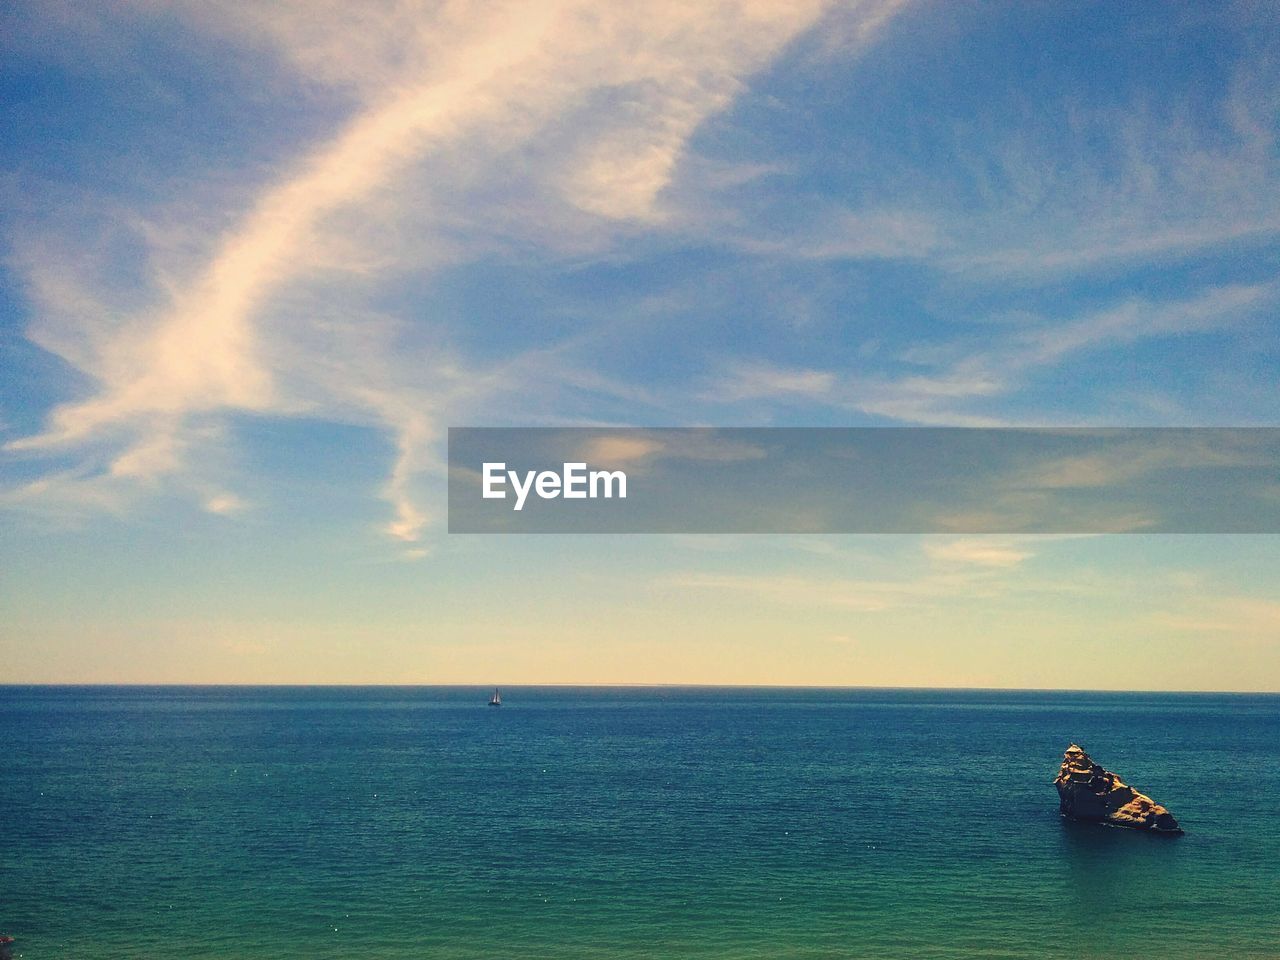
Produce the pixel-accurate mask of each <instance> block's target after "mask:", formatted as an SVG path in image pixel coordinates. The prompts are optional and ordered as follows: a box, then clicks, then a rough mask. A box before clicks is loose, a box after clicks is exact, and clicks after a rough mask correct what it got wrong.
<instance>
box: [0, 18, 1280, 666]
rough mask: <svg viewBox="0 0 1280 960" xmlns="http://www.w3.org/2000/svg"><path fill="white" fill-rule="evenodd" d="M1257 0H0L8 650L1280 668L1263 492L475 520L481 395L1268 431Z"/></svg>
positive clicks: (1265, 108) (549, 416)
mask: <svg viewBox="0 0 1280 960" xmlns="http://www.w3.org/2000/svg"><path fill="white" fill-rule="evenodd" d="M1278 110H1280V17H1277V14H1276V11H1275V7H1274V5H1272V4H1267V3H1262V2H1259V3H1188V4H1179V3H1173V4H1171V3H1166V2H1161V3H1142V2H1133V3H1126V4H1112V3H1101V2H1100V3H1080V4H1071V5H1066V4H1057V3H1048V2H1046V3H1017V2H1009V3H998V2H963V0H956V2H947V3H940V2H932V3H928V2H910V0H850V2H845V3H828V2H821V0H780V2H772V0H740V2H729V0H723V2H722V0H708V2H706V3H699V4H688V3H676V2H664V0H655V2H645V0H635V2H629V3H625V4H616V3H604V2H599V0H597V2H583V0H576V2H575V0H564V2H557V0H539V2H535V3H502V2H495V3H473V2H466V0H441V2H412V0H368V2H364V3H360V4H350V3H340V2H337V0H332V2H331V0H279V2H275V3H270V4H264V3H259V2H249V0H221V2H218V3H207V2H196V0H169V2H166V3H156V2H153V0H121V2H119V3H115V4H110V5H99V4H83V3H77V2H73V0H39V2H32V0H16V2H12V3H8V4H5V5H4V6H3V9H2V10H0V129H2V130H3V131H4V135H3V136H0V171H2V172H0V241H2V246H0V444H2V445H3V448H2V449H0V682H3V681H9V682H197V683H205V682H207V683H286V682H296V683H477V684H493V683H522V682H523V683H550V682H563V683H709V684H766V683H767V684H830V685H906V686H979V687H1051V688H1061V687H1068V688H1092V689H1177V690H1262V691H1280V586H1277V585H1278V584H1280V576H1278V574H1280V540H1277V539H1276V538H1275V537H1268V536H1243V535H1238V536H1175V535H1142V534H1126V535H1108V536H1089V537H1084V536H1054V537H1048V536H1039V537H1036V536H1016V535H1004V536H955V535H946V534H936V535H922V536H893V537H884V536H822V535H806V536H799V535H795V536H793V535H771V536H691V535H688V536H684V535H669V536H668V535H664V536H656V535H653V536H648V535H635V536H603V535H602V536H568V535H558V536H526V537H514V536H463V535H449V534H448V533H447V532H446V522H445V515H446V498H445V494H446V483H445V480H446V464H445V438H446V431H447V429H448V428H449V427H458V426H605V427H616V426H647V427H652V426H720V427H727V426H768V427H799V426H896V427H912V426H915V427H918V426H959V427H975V426H988V427H994V426H1151V427H1159V426H1280V391H1278V390H1277V379H1278V378H1280V376H1278V375H1280V325H1278V324H1277V314H1276V308H1277V303H1278V301H1280V243H1278V242H1277V241H1278V240H1280V151H1278V149H1277V141H1276V137H1277V132H1278V130H1280V127H1278V123H1277V121H1278V119H1280V118H1278V117H1277V111H1278Z"/></svg>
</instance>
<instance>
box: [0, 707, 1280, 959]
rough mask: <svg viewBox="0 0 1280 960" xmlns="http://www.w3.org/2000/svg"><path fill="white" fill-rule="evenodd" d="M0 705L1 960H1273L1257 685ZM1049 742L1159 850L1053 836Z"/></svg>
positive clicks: (1266, 770)
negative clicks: (1104, 784) (1238, 688)
mask: <svg viewBox="0 0 1280 960" xmlns="http://www.w3.org/2000/svg"><path fill="white" fill-rule="evenodd" d="M489 693H490V690H488V689H461V688H342V689H333V688H285V689H282V688H257V689H245V688H177V687H153V688H145V687H137V688H15V687H8V688H0V748H2V750H3V757H4V770H5V772H4V778H5V782H4V790H3V791H2V792H0V850H2V852H0V932H5V933H9V934H11V935H13V936H16V937H17V938H18V944H17V949H16V951H15V956H21V957H24V958H59V960H66V958H94V960H104V958H106V960H110V958H117V957H119V958H125V957H128V958H134V957H137V958H153V960H168V958H205V957H253V958H280V960H285V958H290V960H292V958H302V957H316V956H346V957H356V958H387V960H392V958H408V957H431V958H437V957H438V958H480V957H496V956H509V957H520V958H544V957H545V958H578V957H582V958H586V957H592V958H595V957H600V958H632V957H706V958H725V957H739V958H748V957H752V958H802V957H803V958H817V957H823V958H827V957H830V958H835V957H850V958H853V957H868V958H876V957H910V958H960V957H965V958H969V957H992V958H994V957H1008V958H1012V957H1028V958H1030V957H1064V958H1065V957H1071V958H1089V957H1099V958H1100V957H1114V956H1122V955H1132V956H1145V957H1164V958H1180V957H1197V958H1199V957H1280V697H1276V696H1217V695H1213V696H1210V695H1165V694H1158V695H1157V694H1093V693H1039V692H1036V693H1017V692H983V691H963V692H954V691H887V690H848V691H833V690H746V689H743V690H737V689H735V690H725V691H712V690H703V689H603V688H590V689H588V688H516V687H512V688H504V689H503V699H504V702H505V705H504V706H503V707H502V708H500V709H490V708H488V707H486V706H485V700H486V698H487V696H488V694H489ZM1073 740H1074V741H1078V742H1079V743H1080V744H1082V745H1083V746H1084V747H1085V749H1086V750H1088V751H1089V752H1090V753H1091V754H1092V755H1093V757H1094V758H1095V759H1096V760H1098V762H1099V763H1102V764H1104V765H1106V766H1107V767H1108V768H1110V769H1113V770H1116V771H1117V772H1119V773H1120V774H1121V775H1122V776H1123V777H1124V778H1125V779H1126V780H1127V781H1129V782H1130V783H1132V784H1133V785H1135V786H1137V787H1138V788H1139V789H1142V790H1144V791H1145V792H1147V793H1149V794H1151V795H1152V796H1153V797H1154V798H1155V799H1156V800H1157V801H1159V802H1161V803H1164V804H1165V805H1166V806H1168V807H1169V808H1170V809H1171V810H1172V811H1173V813H1174V814H1175V815H1176V816H1177V817H1178V819H1179V820H1180V821H1181V822H1182V824H1183V826H1184V827H1185V828H1186V830H1187V835H1186V836H1185V837H1182V838H1176V839H1174V838H1168V837H1152V836H1147V835H1142V834H1138V833H1133V832H1128V831H1120V830H1113V829H1107V828H1104V827H1096V826H1087V825H1075V824H1070V823H1067V822H1064V821H1063V820H1062V819H1061V818H1060V817H1059V816H1058V815H1057V795H1056V793H1055V791H1054V788H1053V786H1052V783H1051V781H1052V779H1053V776H1054V774H1055V773H1056V771H1057V766H1058V762H1059V760H1060V758H1061V753H1062V750H1063V749H1064V748H1065V747H1066V745H1067V744H1068V743H1069V742H1071V741H1073Z"/></svg>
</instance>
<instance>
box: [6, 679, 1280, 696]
mask: <svg viewBox="0 0 1280 960" xmlns="http://www.w3.org/2000/svg"><path fill="white" fill-rule="evenodd" d="M40 687H73V688H91V687H111V688H143V687H167V688H180V687H188V688H189V687H197V688H203V689H247V690H248V689H282V690H284V689H292V690H299V689H325V688H332V689H348V690H357V689H377V688H385V689H405V688H413V689H431V688H440V687H443V688H457V689H471V688H480V689H488V688H489V687H506V688H508V689H519V688H521V687H526V688H528V687H563V688H566V689H569V688H572V689H587V690H590V689H617V688H622V689H654V690H671V689H685V690H833V691H834V690H885V691H890V690H896V691H930V692H934V691H936V692H954V693H1165V694H1188V695H1190V694H1204V695H1210V696H1280V690H1186V689H1179V690H1174V689H1165V688H1159V687H1150V688H1141V689H1135V688H1116V687H964V686H956V687H938V686H908V685H881V684H822V683H815V684H803V683H666V682H662V683H610V682H598V681H596V682H587V683H576V682H569V681H552V682H545V683H530V682H527V681H526V682H504V681H498V682H494V681H492V680H490V681H484V682H471V681H468V682H459V681H452V682H446V683H423V682H409V683H393V682H373V683H331V682H320V683H298V682H289V681H282V682H265V683H248V682H230V683H220V682H199V681H196V682H191V681H181V680H161V681H134V680H104V681H84V680H76V681H51V680H37V681H19V682H0V690H3V689H14V688H40Z"/></svg>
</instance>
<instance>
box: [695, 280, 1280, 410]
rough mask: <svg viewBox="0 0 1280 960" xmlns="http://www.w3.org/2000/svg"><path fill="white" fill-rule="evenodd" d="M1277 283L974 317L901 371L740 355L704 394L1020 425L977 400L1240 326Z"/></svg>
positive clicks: (910, 354)
mask: <svg viewBox="0 0 1280 960" xmlns="http://www.w3.org/2000/svg"><path fill="white" fill-rule="evenodd" d="M1276 292H1277V289H1276V286H1275V285H1274V284H1270V283H1264V284H1243V285H1226V286H1222V287H1214V288H1210V289H1207V290H1204V291H1201V292H1199V293H1197V294H1196V295H1194V296H1191V297H1189V298H1186V299H1180V300H1168V301H1152V300H1148V299H1142V298H1126V299H1124V300H1122V301H1121V302H1119V303H1117V304H1114V305H1112V306H1109V307H1105V308H1103V309H1100V310H1096V311H1092V312H1089V313H1086V314H1084V315H1082V316H1077V317H1067V318H1050V317H1036V316H1028V315H1023V316H1019V317H1016V318H1008V319H1007V320H1006V322H1003V323H999V324H996V325H994V326H993V325H991V324H980V325H975V326H973V327H971V328H970V334H969V336H968V338H956V339H953V340H950V341H942V342H938V341H930V342H927V343H922V344H920V345H918V346H915V347H910V348H907V349H905V350H902V351H901V352H900V353H899V356H898V357H897V364H898V366H899V369H901V370H902V373H901V374H899V375H898V376H888V375H885V374H884V373H875V374H864V375H858V374H850V373H842V372H839V371H837V370H823V369H813V368H796V367H782V366H777V365H775V364H772V363H769V362H767V361H763V360H757V361H739V362H737V363H735V364H731V365H729V366H728V368H727V370H726V372H725V373H724V374H723V375H722V376H721V377H720V378H719V379H718V380H717V381H716V382H715V383H714V384H713V386H712V387H711V389H710V390H708V391H707V392H706V393H705V394H704V395H705V397H706V398H707V399H708V400H709V401H712V402H719V403H735V402H739V401H742V400H770V401H773V402H779V403H786V402H798V401H803V402H806V403H813V404H817V405H820V406H828V407H832V408H838V409H844V410H850V411H858V412H861V413H864V414H872V415H876V416H883V417H887V418H890V419H893V420H898V421H901V422H904V423H913V424H927V425H935V426H969V427H985V426H1009V425H1016V424H1015V423H1014V422H1013V421H1012V420H1010V419H1009V418H1006V417H1000V416H995V415H990V414H985V413H983V412H980V411H978V410H975V409H973V403H974V401H982V400H987V399H990V398H999V397H1002V396H1008V395H1010V394H1012V393H1014V392H1016V391H1017V390H1019V389H1020V388H1022V387H1024V386H1025V385H1026V383H1027V381H1028V380H1029V379H1031V378H1033V377H1034V376H1035V375H1036V374H1038V373H1040V372H1042V371H1046V370H1051V369H1053V368H1054V367H1056V366H1058V365H1060V364H1062V363H1064V362H1065V361H1067V360H1069V359H1072V358H1074V357H1077V356H1079V355H1082V354H1086V353H1088V352H1089V351H1101V350H1105V349H1109V348H1115V347H1118V346H1125V345H1128V344H1133V343H1136V342H1139V341H1144V340H1157V339H1160V338H1167V337H1179V336H1184V335H1187V334H1194V333H1203V332H1207V331H1211V330H1221V329H1227V328H1230V327H1233V326H1236V325H1238V324H1240V323H1241V322H1242V321H1244V320H1247V319H1249V318H1251V317H1254V316H1257V315H1258V313H1259V311H1261V310H1263V309H1266V308H1270V307H1272V306H1273V305H1274V304H1275V301H1276ZM1042 423H1043V421H1041V423H1038V424H1035V425H1042Z"/></svg>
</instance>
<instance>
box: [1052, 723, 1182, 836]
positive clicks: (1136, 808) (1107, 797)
mask: <svg viewBox="0 0 1280 960" xmlns="http://www.w3.org/2000/svg"><path fill="white" fill-rule="evenodd" d="M1053 785H1054V786H1055V787H1057V788H1058V799H1059V809H1060V810H1061V811H1062V815H1063V816H1064V817H1071V818H1072V819H1073V820H1089V821H1092V822H1095V823H1109V824H1111V825H1113V826H1116V827H1129V828H1131V829H1134V830H1150V831H1151V832H1153V833H1170V834H1179V833H1182V828H1181V827H1179V826H1178V821H1177V820H1175V819H1174V818H1173V814H1171V813H1170V812H1169V811H1168V810H1166V809H1165V808H1164V807H1162V806H1160V804H1158V803H1156V802H1155V801H1154V800H1152V799H1151V798H1150V797H1148V796H1147V795H1146V794H1142V793H1139V792H1138V791H1137V790H1135V789H1133V787H1131V786H1129V785H1128V784H1127V783H1125V782H1124V781H1123V780H1121V779H1120V778H1119V777H1117V776H1116V775H1115V774H1114V773H1112V772H1110V771H1109V770H1104V769H1102V767H1100V766H1098V765H1097V764H1096V763H1094V762H1093V761H1092V760H1090V759H1089V755H1088V754H1087V753H1085V752H1084V751H1083V750H1081V749H1080V747H1079V746H1078V745H1076V744H1074V743H1073V744H1071V746H1069V747H1067V752H1066V753H1065V754H1064V755H1063V757H1062V767H1061V769H1060V770H1059V771H1058V776H1057V778H1056V779H1055V780H1054V781H1053Z"/></svg>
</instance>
